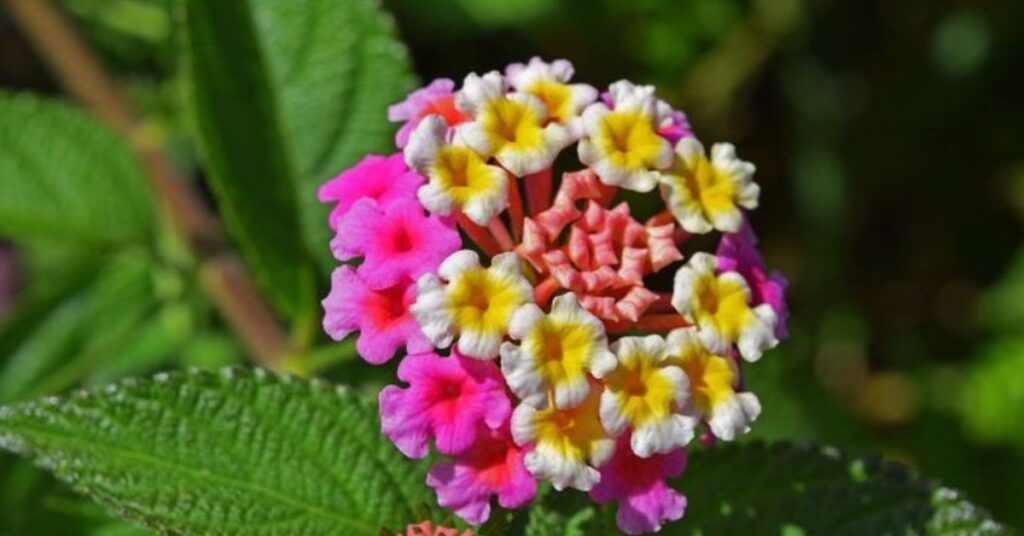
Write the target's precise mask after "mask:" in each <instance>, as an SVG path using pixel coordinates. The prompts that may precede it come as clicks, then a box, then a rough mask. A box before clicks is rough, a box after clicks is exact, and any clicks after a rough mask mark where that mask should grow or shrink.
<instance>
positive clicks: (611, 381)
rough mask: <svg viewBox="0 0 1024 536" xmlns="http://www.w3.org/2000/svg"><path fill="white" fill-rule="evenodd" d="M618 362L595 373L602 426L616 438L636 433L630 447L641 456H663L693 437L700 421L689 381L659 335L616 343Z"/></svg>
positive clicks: (633, 338)
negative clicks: (691, 402) (694, 412)
mask: <svg viewBox="0 0 1024 536" xmlns="http://www.w3.org/2000/svg"><path fill="white" fill-rule="evenodd" d="M612 350H613V351H614V352H615V354H616V358H617V359H616V362H615V364H614V365H613V366H611V367H608V368H598V369H595V370H594V374H595V376H597V377H599V378H601V379H603V380H604V384H605V391H604V393H603V394H602V395H601V423H602V424H603V425H604V428H605V430H607V431H608V433H610V434H612V435H618V434H621V433H623V432H625V431H626V429H628V428H632V429H633V434H632V436H631V437H630V448H631V449H632V450H633V453H634V454H636V455H637V456H639V457H641V458H647V457H650V456H652V455H654V454H664V453H667V452H670V451H672V450H674V449H677V448H679V447H682V446H684V445H686V444H687V443H689V442H690V440H692V439H693V435H694V429H695V428H696V426H697V423H698V419H697V418H696V417H695V416H694V415H692V414H691V412H689V411H688V407H687V405H688V402H689V399H690V382H689V380H688V379H687V377H686V373H685V372H683V370H682V369H681V368H679V367H678V366H676V365H673V364H672V363H671V362H670V360H669V354H668V347H667V345H666V343H665V340H664V339H663V338H661V337H659V336H658V335H648V336H646V337H623V338H621V339H619V340H618V341H616V342H615V343H613V344H612Z"/></svg>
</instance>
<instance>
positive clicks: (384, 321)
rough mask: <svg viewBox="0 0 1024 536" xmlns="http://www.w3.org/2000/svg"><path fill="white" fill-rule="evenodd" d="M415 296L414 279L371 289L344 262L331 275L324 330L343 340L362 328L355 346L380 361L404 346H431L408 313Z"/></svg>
mask: <svg viewBox="0 0 1024 536" xmlns="http://www.w3.org/2000/svg"><path fill="white" fill-rule="evenodd" d="M415 300H416V285H415V284H414V283H413V282H412V280H411V279H407V280H404V281H400V282H398V283H396V284H395V285H393V286H390V287H386V288H383V289H380V290H372V289H371V288H370V287H369V286H368V285H367V284H366V282H365V281H363V280H362V278H360V277H359V275H358V274H357V273H356V271H355V270H354V269H353V268H352V267H351V266H341V267H339V268H337V269H335V270H334V274H333V275H332V276H331V292H330V294H328V295H327V297H326V298H324V300H323V302H321V303H322V304H323V307H324V320H323V325H324V331H326V332H327V334H328V335H330V336H331V338H333V339H334V340H336V341H340V340H342V339H344V338H345V337H347V336H348V335H349V334H350V333H352V332H354V331H359V338H358V339H357V340H356V350H357V351H358V352H359V355H361V356H363V359H365V360H366V361H367V362H368V363H371V364H373V365H380V364H382V363H385V362H387V361H388V360H390V359H391V358H392V356H394V355H395V353H396V352H397V351H398V349H399V348H401V347H402V346H405V347H406V348H407V350H408V351H409V352H425V351H428V350H430V349H431V348H432V346H431V344H430V342H429V341H428V340H427V338H426V337H425V336H424V335H423V332H422V331H420V327H419V324H417V323H416V320H415V319H414V318H413V317H412V315H411V314H410V313H409V306H410V305H411V304H412V303H413V302H414V301H415Z"/></svg>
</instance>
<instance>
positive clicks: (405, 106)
mask: <svg viewBox="0 0 1024 536" xmlns="http://www.w3.org/2000/svg"><path fill="white" fill-rule="evenodd" d="M428 115H439V116H441V117H443V118H444V120H445V121H446V122H447V123H448V126H450V127H453V126H455V125H457V124H459V123H462V122H463V121H465V120H466V116H465V115H463V114H462V112H460V111H459V110H457V109H456V108H455V82H452V81H451V80H449V79H447V78H438V79H436V80H434V81H433V82H431V83H429V84H427V85H426V86H424V87H421V88H420V89H417V90H416V91H413V92H412V93H410V94H409V96H408V97H406V99H405V100H404V101H402V102H400V103H398V104H394V105H392V106H390V107H389V108H388V120H389V121H392V122H395V123H402V127H401V128H400V129H398V134H396V135H395V144H396V145H398V148H399V149H402V148H404V147H405V144H406V143H408V141H409V135H410V134H412V131H413V130H415V129H416V126H417V125H419V124H420V120H422V119H423V118H424V117H427V116H428Z"/></svg>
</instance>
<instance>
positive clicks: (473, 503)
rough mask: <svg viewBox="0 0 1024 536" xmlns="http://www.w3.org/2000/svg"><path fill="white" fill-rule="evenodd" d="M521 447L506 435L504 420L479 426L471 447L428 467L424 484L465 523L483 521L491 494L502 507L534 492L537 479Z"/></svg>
mask: <svg viewBox="0 0 1024 536" xmlns="http://www.w3.org/2000/svg"><path fill="white" fill-rule="evenodd" d="M525 456H526V452H525V450H524V449H522V448H520V447H519V446H517V445H516V444H515V443H514V442H513V441H512V437H511V436H510V435H509V429H508V424H507V423H506V425H505V426H502V427H500V428H498V429H494V430H492V429H486V430H482V431H481V432H480V434H479V436H478V441H477V443H476V444H475V445H474V448H473V449H472V450H469V451H467V452H465V453H464V454H461V455H459V456H458V457H456V458H455V461H454V462H440V463H438V464H436V465H434V466H433V467H431V468H430V472H429V473H428V474H427V485H428V486H430V487H432V488H434V490H435V491H437V502H438V504H440V505H441V506H444V507H445V508H451V509H452V510H453V511H454V512H455V514H456V515H458V516H459V517H461V518H462V519H464V520H466V521H467V522H469V523H473V524H480V523H483V522H484V521H487V518H488V517H490V513H491V501H490V498H491V496H492V495H496V496H497V497H498V504H499V505H500V506H501V507H502V508H509V509H511V508H520V507H522V506H523V505H525V504H526V503H528V502H530V500H531V499H533V496H534V495H535V494H536V493H537V480H536V479H535V478H534V477H533V475H531V474H530V473H529V472H528V471H527V470H526V467H525V466H524V465H523V460H524V458H525Z"/></svg>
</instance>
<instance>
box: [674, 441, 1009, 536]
mask: <svg viewBox="0 0 1024 536" xmlns="http://www.w3.org/2000/svg"><path fill="white" fill-rule="evenodd" d="M675 487H676V488H678V489H680V490H681V491H682V492H684V493H685V494H686V496H687V499H688V500H689V507H688V509H687V512H686V516H685V518H684V519H683V520H682V521H681V522H679V523H674V524H671V525H669V526H668V527H667V529H666V531H665V532H666V533H667V534H687V535H689V534H705V535H709V534H714V535H716V536H717V535H729V534H744V535H749V534H806V535H815V534H828V535H830V536H842V535H861V534H880V535H881V534H893V535H904V534H918V535H933V536H938V535H942V536H953V535H964V536H966V535H968V534H972V535H997V534H1012V531H1011V530H1010V529H1008V528H1006V527H1002V526H1000V525H999V524H997V523H995V522H994V521H992V520H991V519H990V518H989V516H988V514H987V513H986V512H984V511H983V510H981V509H978V508H976V507H974V506H973V505H971V504H970V503H968V502H966V501H965V500H963V499H961V498H960V497H959V496H958V495H957V494H956V493H955V492H953V491H951V490H949V489H945V488H941V487H938V486H936V485H935V484H934V483H932V482H930V481H928V480H925V479H922V478H917V477H914V476H912V475H911V474H910V473H908V472H907V470H906V469H904V468H902V467H900V466H896V465H892V464H883V463H881V462H879V461H877V460H874V459H869V458H857V457H851V456H846V455H844V454H842V453H840V452H839V451H837V450H835V449H831V448H822V447H810V446H795V445H791V444H785V443H782V444H774V445H771V446H767V445H765V444H761V443H754V444H750V445H728V446H722V447H715V448H711V449H701V450H698V451H697V452H695V453H694V454H693V455H692V456H691V459H690V464H689V467H688V469H687V471H686V473H685V474H684V475H683V476H682V477H681V478H680V479H679V480H678V481H677V482H675Z"/></svg>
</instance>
